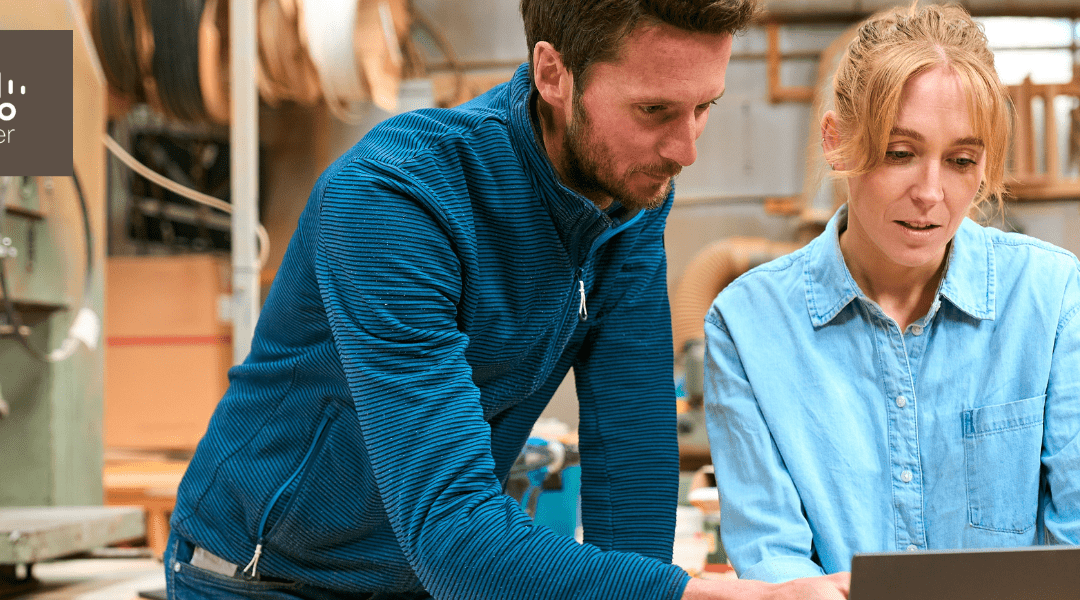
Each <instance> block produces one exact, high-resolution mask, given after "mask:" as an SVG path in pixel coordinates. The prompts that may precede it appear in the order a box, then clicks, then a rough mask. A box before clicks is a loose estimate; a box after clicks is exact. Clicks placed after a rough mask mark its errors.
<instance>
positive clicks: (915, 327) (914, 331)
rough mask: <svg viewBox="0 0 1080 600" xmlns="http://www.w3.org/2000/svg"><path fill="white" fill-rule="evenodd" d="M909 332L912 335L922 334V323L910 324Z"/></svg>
mask: <svg viewBox="0 0 1080 600" xmlns="http://www.w3.org/2000/svg"><path fill="white" fill-rule="evenodd" d="M911 334H912V335H922V325H912V326H911Z"/></svg>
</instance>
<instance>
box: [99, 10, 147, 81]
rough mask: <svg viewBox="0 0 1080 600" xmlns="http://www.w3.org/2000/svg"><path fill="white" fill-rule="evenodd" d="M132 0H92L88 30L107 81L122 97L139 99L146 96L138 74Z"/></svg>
mask: <svg viewBox="0 0 1080 600" xmlns="http://www.w3.org/2000/svg"><path fill="white" fill-rule="evenodd" d="M132 1H133V0H95V1H94V2H93V4H92V6H91V15H90V25H91V27H90V33H91V35H92V36H93V38H94V43H95V44H96V45H97V47H98V49H99V52H98V55H99V56H100V57H101V63H102V67H103V68H104V69H105V77H106V79H108V80H109V84H110V85H112V86H113V87H114V88H116V90H117V91H119V92H121V93H122V94H124V95H125V96H128V97H130V98H132V99H133V100H135V101H138V102H142V101H144V100H145V96H144V92H143V87H142V77H141V76H140V75H139V57H138V54H137V52H136V45H135V18H134V16H133V14H132V10H131V2H132ZM134 1H136V2H142V0H134Z"/></svg>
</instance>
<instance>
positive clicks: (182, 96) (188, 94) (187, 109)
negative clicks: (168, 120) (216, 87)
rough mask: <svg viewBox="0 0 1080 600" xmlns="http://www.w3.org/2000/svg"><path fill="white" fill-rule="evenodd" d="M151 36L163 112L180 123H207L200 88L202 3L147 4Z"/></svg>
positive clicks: (155, 0) (159, 0)
mask: <svg viewBox="0 0 1080 600" xmlns="http://www.w3.org/2000/svg"><path fill="white" fill-rule="evenodd" d="M146 3H147V9H148V12H149V21H150V27H151V29H152V30H153V32H154V57H153V76H154V79H155V80H156V81H157V91H158V95H159V96H160V99H161V103H162V105H163V108H164V109H165V111H166V112H168V113H169V114H170V115H171V116H173V117H175V118H177V119H180V120H182V121H189V122H202V121H206V120H207V118H208V117H207V114H206V107H205V106H204V105H203V99H202V91H201V89H200V87H199V20H200V19H201V18H202V12H203V0H146Z"/></svg>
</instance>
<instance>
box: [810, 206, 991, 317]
mask: <svg viewBox="0 0 1080 600" xmlns="http://www.w3.org/2000/svg"><path fill="white" fill-rule="evenodd" d="M847 215H848V212H847V205H846V204H845V205H843V206H841V207H840V209H839V210H837V211H836V214H835V215H833V217H832V218H831V219H829V223H828V224H827V225H826V226H825V232H824V233H822V234H821V235H820V236H818V237H817V239H815V240H814V241H813V242H812V243H811V244H810V246H809V247H808V248H807V266H806V304H807V309H808V310H809V312H810V320H811V322H813V324H814V327H821V326H823V325H825V324H827V323H828V322H829V321H831V320H833V318H835V317H836V315H838V314H839V313H840V311H841V310H843V309H844V307H845V306H847V305H848V304H849V303H851V301H852V300H854V299H855V298H859V297H863V293H862V290H860V289H859V285H858V284H857V283H855V279H854V278H853V277H852V276H851V272H850V271H849V270H848V268H847V264H846V263H845V262H844V255H843V254H842V253H841V252H840V230H841V228H842V227H846V225H847ZM994 282H995V270H994V253H993V251H992V248H991V247H990V239H989V237H988V236H987V235H986V233H985V232H984V231H983V228H982V227H980V226H979V225H977V224H976V223H975V222H974V221H972V220H971V219H967V218H965V219H964V221H963V222H962V223H961V224H960V227H959V229H957V231H956V235H955V236H954V237H953V241H952V243H951V244H950V245H949V259H948V263H947V265H946V269H945V278H944V281H942V283H941V284H940V285H939V286H938V296H939V297H940V298H944V299H946V300H948V301H949V302H950V303H951V304H952V305H953V306H955V307H956V308H958V309H959V310H961V311H963V312H965V313H967V314H968V315H970V316H971V317H973V318H975V319H991V320H992V319H994V316H995V312H994ZM938 305H939V301H938V300H937V299H935V301H934V307H933V308H932V309H931V313H930V314H931V315H932V314H933V313H934V312H935V311H936V309H937V307H938Z"/></svg>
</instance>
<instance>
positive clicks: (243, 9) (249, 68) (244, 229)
mask: <svg viewBox="0 0 1080 600" xmlns="http://www.w3.org/2000/svg"><path fill="white" fill-rule="evenodd" d="M255 22H256V20H255V2H254V0H230V2H229V36H230V40H232V41H231V43H230V45H229V46H230V47H229V58H230V62H229V64H230V70H231V85H230V89H231V95H232V109H231V110H232V115H231V122H230V125H229V130H230V131H229V133H230V141H231V157H230V159H231V163H230V178H231V180H232V203H233V212H232V268H233V278H232V282H233V306H232V321H233V335H232V339H233V363H234V364H240V363H241V362H243V361H244V359H245V358H247V355H248V352H249V351H250V350H251V339H252V337H253V336H254V333H255V323H256V321H258V319H259V300H260V297H259V265H258V260H257V258H256V256H257V252H256V249H255V240H256V237H255V236H256V232H255V229H256V226H257V224H258V206H259V204H258V198H259V152H258V149H259V128H258V121H259V112H258V111H259V104H258V102H259V99H258V92H257V89H256V82H255V72H256V62H255V61H256V51H257V50H256V40H257V37H256V28H255Z"/></svg>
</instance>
